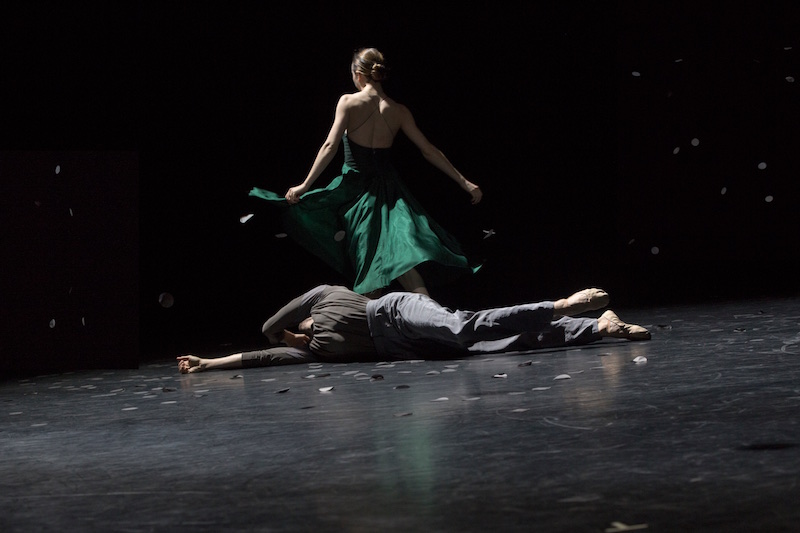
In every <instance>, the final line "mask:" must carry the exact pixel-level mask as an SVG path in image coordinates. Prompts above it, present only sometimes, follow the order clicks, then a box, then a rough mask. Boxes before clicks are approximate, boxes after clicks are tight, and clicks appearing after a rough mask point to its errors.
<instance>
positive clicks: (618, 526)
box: [606, 522, 647, 533]
mask: <svg viewBox="0 0 800 533" xmlns="http://www.w3.org/2000/svg"><path fill="white" fill-rule="evenodd" d="M641 529H647V524H632V525H628V524H623V523H622V522H611V527H607V528H606V533H618V532H620V531H637V530H641Z"/></svg>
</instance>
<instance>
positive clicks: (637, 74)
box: [631, 70, 642, 78]
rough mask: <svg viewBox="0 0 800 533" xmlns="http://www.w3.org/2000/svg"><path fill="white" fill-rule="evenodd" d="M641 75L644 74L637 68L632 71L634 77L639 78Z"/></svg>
mask: <svg viewBox="0 0 800 533" xmlns="http://www.w3.org/2000/svg"><path fill="white" fill-rule="evenodd" d="M641 75H642V74H641V73H640V72H639V71H637V70H634V71H633V72H631V76H633V77H634V78H638V77H639V76H641Z"/></svg>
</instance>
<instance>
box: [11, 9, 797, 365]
mask: <svg viewBox="0 0 800 533" xmlns="http://www.w3.org/2000/svg"><path fill="white" fill-rule="evenodd" d="M550 4H553V5H549V6H539V5H536V4H531V5H517V6H516V7H508V8H506V7H504V6H499V5H494V6H492V7H485V6H473V7H463V6H458V7H431V6H430V5H424V4H420V5H416V4H411V3H405V4H403V3H400V4H392V5H387V6H385V7H375V6H373V7H371V8H367V7H361V6H358V5H357V4H350V5H348V6H347V8H341V7H338V8H333V7H326V8H319V7H311V6H308V7H306V6H299V5H294V6H270V7H267V6H264V5H261V4H260V3H255V2H224V3H223V2H219V3H195V2H191V3H189V2H187V3H184V4H174V3H173V4H169V7H164V6H162V5H160V4H152V5H147V4H130V5H128V6H127V7H126V6H123V7H119V6H114V7H113V8H112V7H103V8H95V9H92V10H86V11H85V12H83V11H82V12H78V13H76V12H75V8H72V7H69V6H61V5H53V6H47V7H34V8H31V7H29V6H28V7H26V8H25V13H24V14H23V13H22V11H21V10H18V11H19V13H18V14H17V15H18V16H11V17H10V18H7V19H6V20H5V21H4V24H5V25H7V26H9V27H10V28H11V29H12V30H14V31H11V32H5V37H4V39H5V45H6V52H5V55H7V56H8V57H9V58H10V59H9V61H10V63H11V66H12V67H14V68H13V69H12V72H14V75H13V76H12V77H11V83H10V84H9V87H7V88H6V92H7V93H9V94H7V98H5V100H4V102H5V103H4V104H3V109H4V114H5V118H6V119H7V121H6V124H13V125H14V127H13V128H9V127H6V128H4V130H5V131H4V141H3V142H4V144H3V147H5V148H14V149H24V150H43V149H47V150H53V149H58V150H63V149H69V150H78V151H86V150H101V151H103V150H116V151H119V150H123V151H132V150H133V151H136V152H138V154H139V158H138V160H139V164H138V183H135V186H131V185H130V184H125V183H120V187H122V188H123V189H125V190H127V191H130V190H134V191H138V211H137V212H138V220H136V222H138V235H135V236H136V237H138V238H137V239H135V240H138V254H137V255H138V258H139V261H138V273H139V276H138V279H137V280H136V281H137V282H138V283H137V284H136V287H137V291H138V297H139V298H130V300H131V301H119V305H120V308H122V306H125V305H127V306H129V307H128V309H130V308H131V307H130V306H136V308H137V314H138V318H139V320H138V322H139V324H138V326H137V329H138V331H139V335H138V339H139V343H138V348H137V353H138V355H139V357H140V358H141V359H145V360H146V359H149V358H154V357H164V356H171V355H173V354H175V353H181V352H187V351H198V352H209V353H218V352H220V351H226V350H229V349H233V348H237V349H238V348H247V347H248V346H255V345H258V343H260V341H261V340H260V333H259V326H260V324H261V322H262V321H263V320H264V319H265V318H266V317H267V316H268V315H269V314H270V312H271V311H272V310H274V309H275V308H276V307H277V306H279V305H281V304H282V303H283V302H284V301H285V300H287V299H289V298H291V297H293V296H295V295H296V294H298V293H299V292H302V291H304V290H306V289H307V288H310V287H311V286H313V285H315V284H317V283H320V282H334V283H336V282H343V281H344V280H341V279H340V278H339V277H338V275H337V274H336V273H335V272H332V271H330V270H329V269H328V268H327V267H326V266H324V265H323V264H321V263H320V262H319V261H317V260H316V259H314V258H313V257H311V256H310V255H308V254H307V253H305V252H303V251H302V250H301V249H300V248H299V247H298V246H296V245H295V244H294V243H292V242H290V241H288V240H287V239H277V238H276V237H275V234H276V233H279V232H280V231H281V228H280V226H279V224H278V221H277V218H276V217H275V214H274V213H272V212H271V211H270V210H268V209H265V207H266V206H265V205H261V204H260V203H259V201H258V200H255V199H252V198H249V197H248V196H247V192H248V191H249V189H250V188H251V187H252V186H260V187H264V188H268V189H271V190H275V191H283V190H285V189H286V188H288V187H289V186H291V185H293V184H296V183H298V182H299V181H300V180H302V178H303V177H304V175H305V173H306V171H307V170H308V167H309V166H310V164H311V162H312V160H313V157H314V155H315V153H316V150H317V149H318V147H319V145H320V144H321V142H322V141H323V140H324V137H325V135H326V133H327V129H328V127H329V126H330V122H331V120H332V113H333V108H334V105H335V103H336V100H337V99H338V97H339V96H340V95H341V94H342V93H343V92H347V91H350V90H352V86H351V82H350V79H349V75H348V66H349V59H350V54H351V53H352V51H353V49H355V48H356V47H360V46H376V47H378V48H381V49H382V50H383V51H384V52H385V53H386V55H387V59H388V60H389V62H390V63H391V65H392V67H393V71H392V79H391V80H390V81H389V82H388V83H387V85H386V89H387V92H388V93H389V94H390V95H391V96H392V97H394V98H395V99H397V100H398V101H401V102H403V103H405V104H406V105H408V106H409V107H410V108H411V109H412V111H413V112H414V114H415V116H416V118H417V122H418V124H419V126H420V127H421V128H422V130H423V131H424V132H425V133H426V134H427V136H428V137H429V138H430V139H431V140H432V141H433V142H434V144H436V145H437V146H439V147H440V148H441V149H442V150H443V151H444V152H445V154H447V156H448V157H449V158H450V159H451V160H452V161H453V162H454V164H455V165H456V166H457V167H458V168H459V169H460V170H461V171H462V172H463V173H464V174H465V175H467V176H468V177H469V178H470V179H472V180H473V181H475V182H477V183H479V184H480V185H481V187H482V188H483V189H484V192H485V199H484V201H483V202H482V203H481V204H480V205H479V206H471V205H469V203H468V201H467V196H466V195H465V194H464V193H463V192H461V191H460V189H458V188H457V187H456V186H454V184H453V183H452V182H450V181H449V180H448V179H447V178H446V177H444V176H443V175H440V174H438V173H437V171H436V170H435V169H434V168H433V167H431V166H430V165H428V164H427V163H425V162H424V160H422V158H421V157H420V156H419V154H418V153H417V152H416V150H415V149H414V148H413V147H411V146H409V143H408V142H407V141H405V140H404V139H400V140H399V141H398V144H397V162H398V164H399V166H400V167H401V170H402V171H403V175H404V176H405V178H406V181H407V183H408V185H409V186H410V187H411V189H412V190H413V191H414V193H415V194H416V196H417V197H418V199H420V200H421V201H422V203H423V204H424V205H425V207H426V208H427V209H428V210H429V211H430V212H431V214H432V215H433V216H434V217H435V218H436V219H437V220H438V221H440V222H441V223H442V224H443V225H444V226H445V227H446V228H448V229H449V230H450V231H451V232H452V233H453V234H455V235H456V236H457V237H458V238H459V240H460V241H461V242H462V243H463V244H464V246H465V248H466V249H467V250H468V251H469V253H470V254H471V255H472V256H473V257H476V258H480V259H484V260H485V267H484V268H483V270H482V271H481V272H480V273H479V274H478V275H477V276H475V277H474V278H467V279H463V280H458V281H456V282H454V283H453V284H450V285H448V286H442V287H432V290H433V291H434V293H435V294H436V296H437V298H438V299H439V300H440V301H442V302H443V303H446V304H448V305H451V306H463V307H473V308H474V307H481V306H487V305H497V304H504V303H512V302H517V301H521V300H529V299H540V298H552V297H557V296H560V295H562V294H565V293H567V292H568V291H572V290H575V289H579V288H582V287H585V286H590V285H599V286H603V287H605V288H606V289H607V290H609V291H610V292H611V293H612V296H613V297H614V299H615V302H616V305H618V306H626V305H628V306H631V305H653V304H668V303H680V302H685V301H697V300H709V299H719V298H731V297H750V296H761V295H767V294H769V295H794V294H796V292H797V290H798V281H797V276H796V274H795V271H796V269H797V267H798V265H800V259H799V257H800V253H798V250H797V245H796V234H797V230H798V228H800V224H798V217H797V214H796V211H797V209H796V208H797V199H798V185H797V180H796V176H797V175H798V155H797V152H798V150H797V147H798V146H800V139H799V138H798V133H797V127H796V124H797V121H798V118H800V110H799V109H798V102H799V101H800V99H799V98H798V95H797V90H798V89H797V83H795V82H793V81H790V80H792V79H793V78H795V77H798V74H799V73H800V72H799V69H798V59H797V57H798V52H800V43H798V42H797V41H798V39H797V37H796V30H795V29H796V28H797V27H798V25H797V23H798V19H797V17H796V13H794V11H793V8H792V7H791V5H792V3H791V2H788V1H787V2H773V3H761V2H745V3H737V4H736V5H728V6H726V8H725V10H724V11H717V10H715V9H714V7H715V6H711V5H707V6H704V5H696V4H698V3H694V2H685V3H683V2H677V3H676V2H670V3H658V4H655V3H640V2H616V3H614V2H599V1H568V2H558V3H550ZM12 15H13V14H12ZM34 45H35V46H34ZM31 50H34V51H35V53H34V54H31ZM7 63H8V62H7ZM693 140H695V141H694V144H693V142H692V141H693ZM695 144H696V146H695ZM340 162H341V160H340V159H339V160H337V161H336V162H335V163H334V164H332V166H331V167H330V168H329V170H328V172H327V173H326V175H325V176H324V177H323V178H322V180H323V181H322V182H321V183H324V182H325V181H327V179H329V178H331V177H333V176H334V175H335V173H336V171H337V170H338V166H339V165H340ZM761 163H765V164H766V167H765V168H763V169H760V168H759V164H761ZM762 166H763V165H762ZM127 176H128V177H130V174H127ZM130 179H134V180H135V178H130ZM3 185H4V187H11V189H12V190H13V189H14V188H15V187H20V185H19V183H17V182H15V180H14V178H13V177H9V178H6V177H5V176H4V183H3ZM86 194H87V195H88V194H92V193H91V192H90V191H89V190H87V191H86ZM767 199H769V200H770V201H767ZM251 213H252V214H254V216H253V217H252V218H251V219H250V220H249V221H248V222H246V223H244V224H242V223H241V222H240V217H242V216H243V215H247V214H251ZM101 215H102V216H107V215H108V213H102V214H101ZM19 216H23V215H19ZM130 216H131V217H133V216H134V215H130ZM484 230H493V231H494V234H493V235H492V236H490V237H488V238H484V236H485V235H486V234H485V232H484ZM129 236H130V234H128V235H123V236H121V237H122V238H123V239H124V238H126V237H129ZM94 238H100V239H103V238H106V239H108V240H115V239H116V237H112V236H110V235H109V236H101V237H97V236H94ZM127 240H130V239H127ZM15 242H18V241H15ZM17 246H19V244H17ZM130 246H131V248H129V249H130V250H136V248H135V242H131V243H130ZM99 248H102V247H99ZM656 252H657V253H656ZM8 272H9V273H10V276H14V275H16V276H25V275H27V274H28V272H26V271H19V270H16V271H15V270H14V269H9V270H8ZM118 274H120V275H119V276H115V279H119V278H122V277H124V276H126V275H128V272H127V271H125V270H122V269H120V271H119V272H118ZM37 275H44V274H42V273H41V272H39V273H37ZM118 283H119V285H116V286H115V285H114V284H113V283H112V284H107V285H106V286H104V288H103V291H106V292H107V293H108V294H109V296H110V295H113V294H120V293H121V294H122V295H126V296H129V295H130V294H131V293H130V290H129V288H130V283H128V282H127V281H122V280H121V279H119V281H118ZM164 292H168V293H170V294H172V295H173V296H174V302H175V303H174V305H173V306H172V307H169V308H165V307H163V306H162V305H160V304H159V295H160V294H162V293H164ZM109 299H110V300H115V301H117V299H112V298H109ZM9 312H10V313H11V314H14V310H13V309H11V310H9ZM123 327H131V325H130V321H128V324H126V325H124V326H123ZM4 335H6V332H5V331H4ZM23 340H24V339H23ZM23 344H24V343H23ZM80 346H81V345H80V343H77V345H76V346H73V349H74V350H76V352H77V354H76V356H75V358H73V360H75V359H76V358H77V359H78V360H80V359H81V355H80V351H81V350H80ZM3 357H4V359H6V360H8V359H9V358H11V357H13V355H12V354H9V353H8V351H4V354H3ZM48 357H50V359H48ZM107 357H108V358H109V359H112V358H114V357H116V356H115V355H114V354H112V353H111V352H109V354H108V356H107ZM36 360H37V361H42V362H43V363H42V364H41V365H40V364H38V363H32V364H34V366H37V367H47V366H48V364H47V362H48V361H51V360H52V356H50V355H48V354H47V353H44V354H42V355H40V356H39V357H37V358H36ZM106 364H110V361H108V362H106ZM50 366H52V365H50Z"/></svg>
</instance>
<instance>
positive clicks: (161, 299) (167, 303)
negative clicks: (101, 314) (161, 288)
mask: <svg viewBox="0 0 800 533" xmlns="http://www.w3.org/2000/svg"><path fill="white" fill-rule="evenodd" d="M158 303H159V304H161V307H163V308H165V309H169V308H170V307H172V305H173V304H174V303H175V298H174V297H173V296H172V295H171V294H170V293H168V292H162V293H161V294H159V295H158Z"/></svg>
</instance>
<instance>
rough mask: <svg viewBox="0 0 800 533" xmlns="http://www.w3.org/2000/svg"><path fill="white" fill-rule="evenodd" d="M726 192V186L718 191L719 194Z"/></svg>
mask: <svg viewBox="0 0 800 533" xmlns="http://www.w3.org/2000/svg"><path fill="white" fill-rule="evenodd" d="M726 192H728V188H727V187H723V188H722V190H720V191H719V193H720V194H721V195H723V196H724V195H725V193H726Z"/></svg>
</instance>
